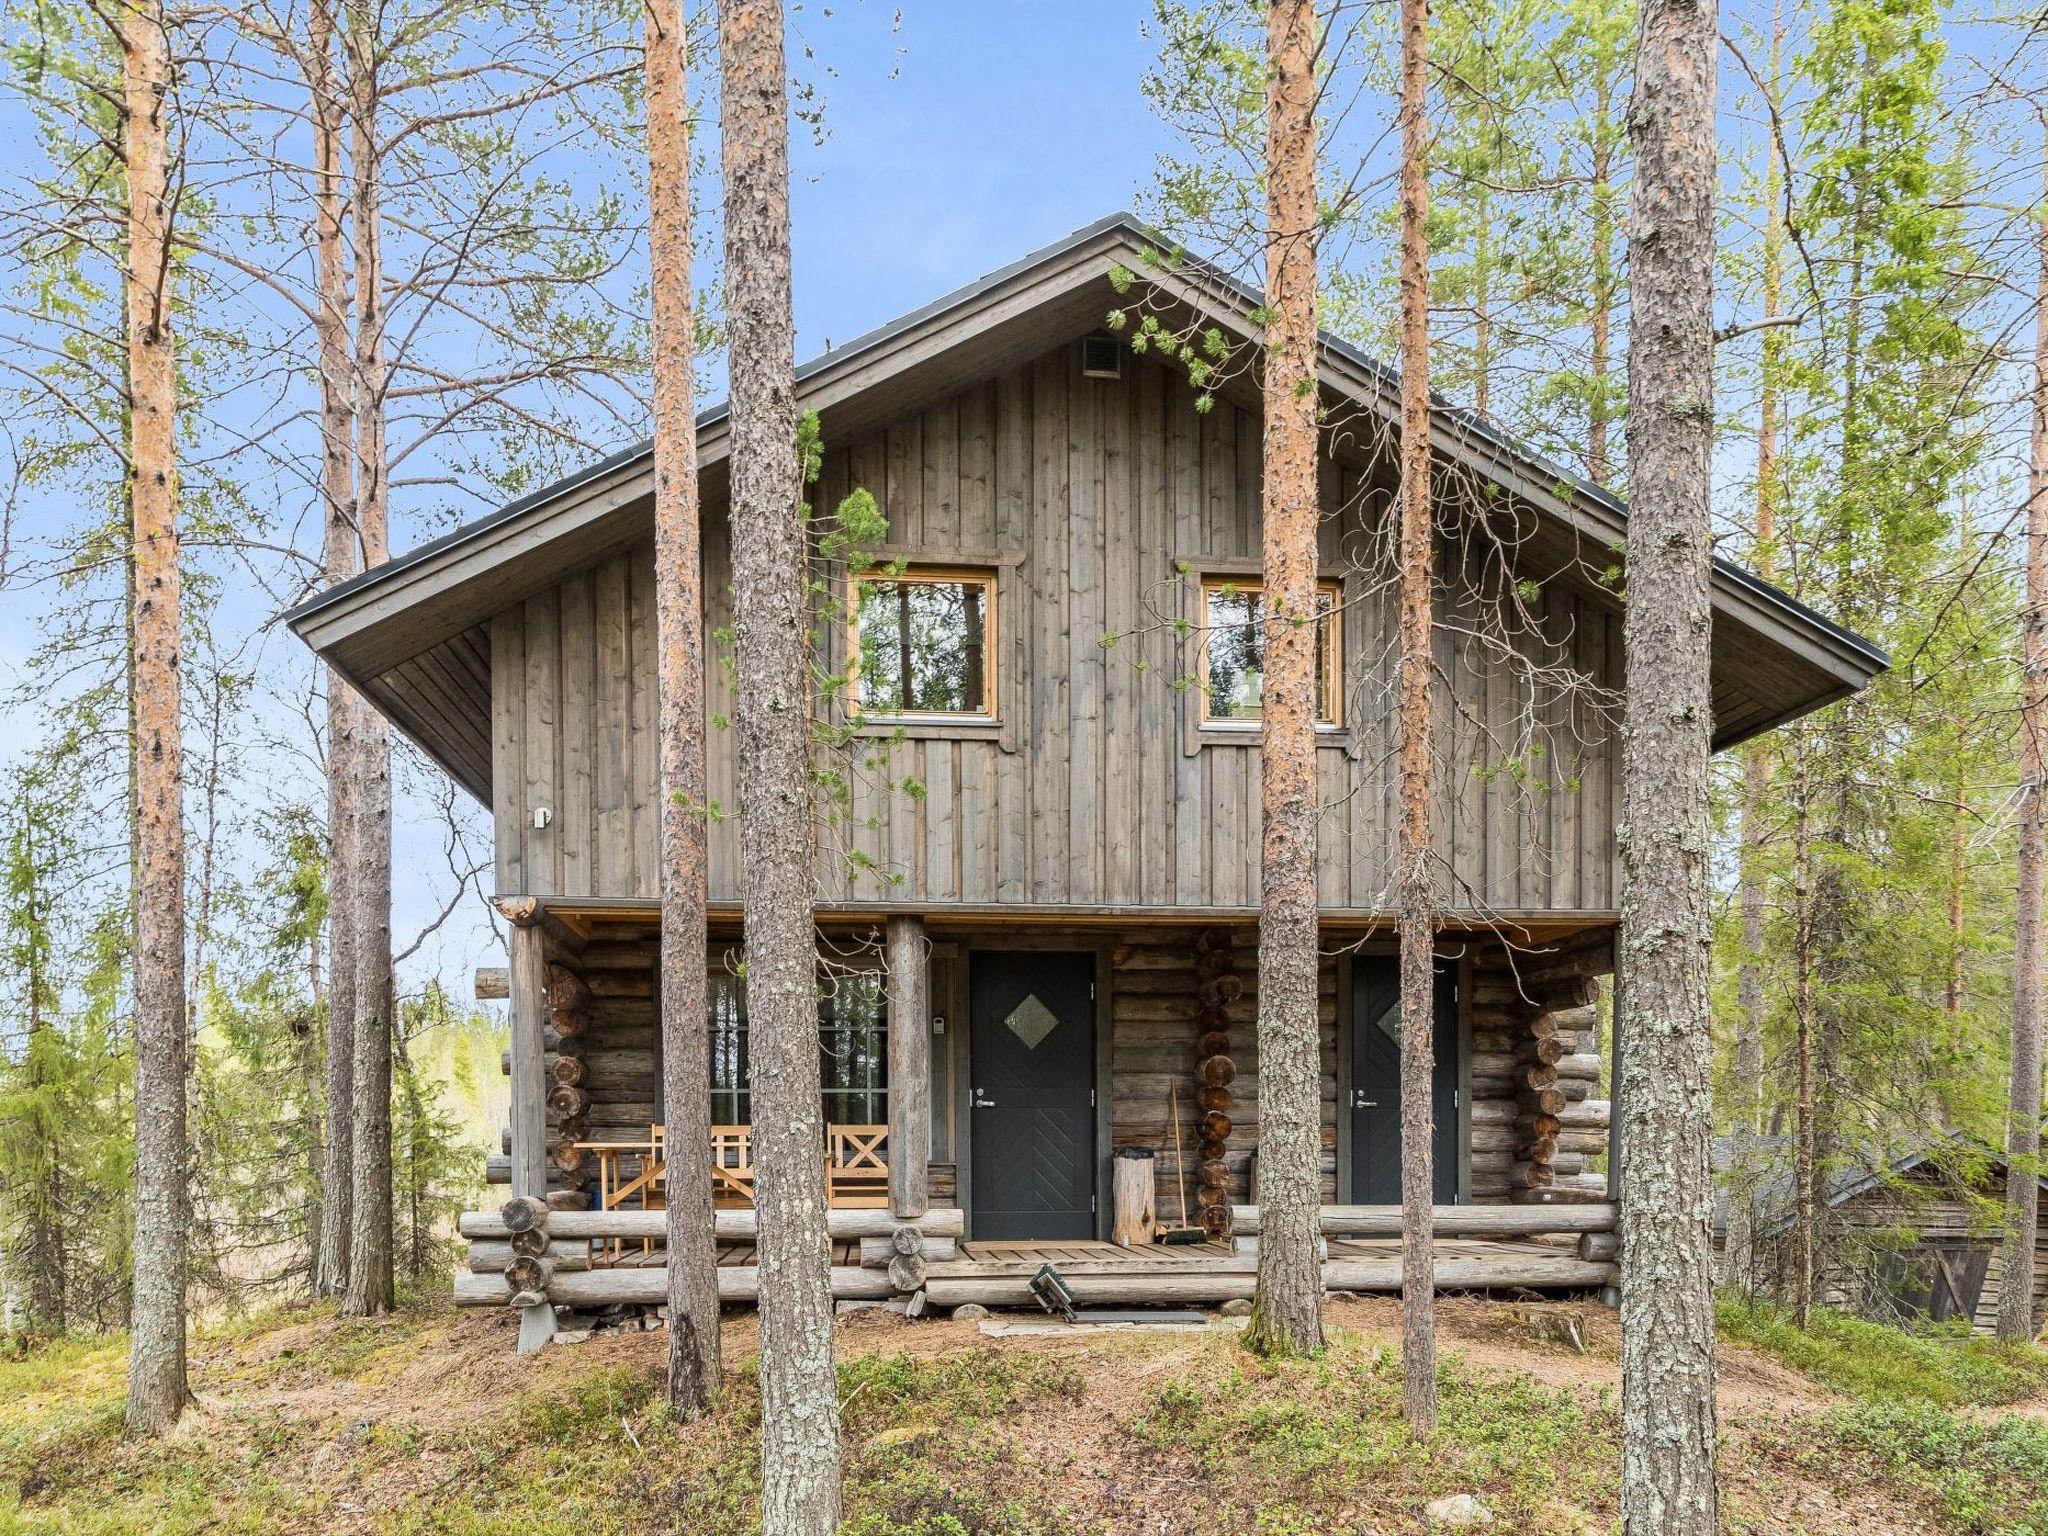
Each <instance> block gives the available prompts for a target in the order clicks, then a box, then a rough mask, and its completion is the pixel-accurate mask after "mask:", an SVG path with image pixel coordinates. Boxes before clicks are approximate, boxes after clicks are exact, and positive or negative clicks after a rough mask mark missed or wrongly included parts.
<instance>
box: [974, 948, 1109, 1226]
mask: <svg viewBox="0 0 2048 1536" xmlns="http://www.w3.org/2000/svg"><path fill="white" fill-rule="evenodd" d="M968 987H969V991H970V994H971V996H970V1002H971V1005H972V1028H973V1038H972V1040H971V1042H970V1044H971V1065H972V1071H971V1074H970V1077H971V1084H972V1091H971V1095H970V1097H969V1100H968V1103H969V1105H970V1109H969V1111H968V1116H969V1119H968V1129H969V1133H970V1134H971V1135H972V1137H973V1148H974V1155H973V1173H972V1175H971V1182H972V1186H973V1188H972V1193H973V1200H974V1205H973V1218H974V1235H975V1237H976V1238H979V1239H982V1240H984V1241H1001V1240H1003V1239H1006V1238H1007V1239H1024V1238H1062V1237H1063V1238H1091V1237H1093V1236H1094V1235H1095V1102H1094V1099H1095V1094H1094V1089H1095V957H1094V956H1093V955H1075V954H1041V953H1037V952H1029V951H1012V952H998V951H992V950H977V951H975V953H974V954H973V956H972V957H971V958H970V960H969V962H968Z"/></svg>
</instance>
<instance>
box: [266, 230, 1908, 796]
mask: <svg viewBox="0 0 2048 1536" xmlns="http://www.w3.org/2000/svg"><path fill="white" fill-rule="evenodd" d="M1170 249H1172V245H1171V242H1170V241H1167V240H1166V239H1165V238H1164V237H1162V236H1161V235H1159V234H1158V233H1157V232H1156V231H1154V230H1152V229H1150V228H1149V227H1148V226H1146V225H1145V224H1143V223H1142V222H1141V221H1139V220H1138V219H1137V218H1135V217H1134V216H1133V215H1131V214H1128V213H1117V214H1112V215H1110V216H1109V217H1107V218H1104V219H1100V220H1097V221H1096V222H1095V223H1093V224H1090V225H1087V226H1086V227H1084V228H1082V229H1079V230H1076V231H1075V232H1074V233H1073V234H1071V235H1069V236H1067V237H1066V238H1065V239H1063V240H1060V241H1058V242H1056V243H1054V244H1052V245H1049V246H1047V247H1045V248H1044V249H1042V250H1039V251H1034V252H1032V253H1031V254H1030V255H1028V256H1025V257H1023V258H1021V259H1020V260H1018V261H1015V262H1012V263H1010V264H1009V265H1008V266H1006V267H1002V268H1000V269H998V270H997V271H994V272H991V273H989V274H988V275H987V276H985V277H983V278H981V279H980V280H978V281H977V282H974V283H970V284H968V285H967V286H966V287H964V288H960V289H957V290H955V291H954V292H952V293H949V294H947V295H945V296H944V297H943V298H940V299H936V300H934V301H933V302H932V303H930V304H927V305H925V306H924V307H922V308H920V309H916V310H913V311H911V312H910V313H909V314H906V315H904V316H902V317H901V318H899V319H897V320H894V321H891V322H890V323H889V324H888V325H885V326H883V327H881V328H880V329H878V330H874V331H870V332H868V333H867V334H866V335H864V336H860V337H856V338H855V339H854V340H852V341H849V342H847V343H845V344H843V345H841V346H838V347H835V348H832V349H831V350H829V351H827V352H825V353H823V354H822V355H820V356H818V357H816V358H813V359H812V360H811V361H809V362H808V363H805V364H804V365H803V366H801V367H800V368H798V369H797V398H798V405H799V407H800V408H802V409H808V410H815V411H817V412H818V413H819V415H820V417H821V418H822V419H823V421H824V424H825V429H826V433H827V436H828V438H830V439H832V440H835V441H840V440H845V439H846V438H848V437H850V436H852V435H854V434H856V433H859V432H861V431H864V430H867V429H869V428H871V427H875V426H879V425H881V424H883V423H884V422H886V421H887V420H889V419H890V418H891V416H893V415H894V414H896V413H897V412H898V411H899V410H901V409H903V408H904V407H905V406H906V405H908V404H910V403H914V402H918V401H921V400H923V399H927V398H932V397H935V396H937V395H940V394H942V393H945V392H947V391H948V390H950V389H953V388H957V387H960V386H963V385H965V384H967V383H970V382H972V381H974V380H975V379H977V378H982V377H986V376H987V375H989V374H990V373H992V372H994V371H997V370H999V369H1000V368H1002V367H1004V366H1006V365H1008V364H1009V363H1011V362H1015V361H1022V360H1023V359H1024V358H1025V357H1027V356H1030V355H1032V354H1034V353H1036V352H1040V351H1043V350H1044V348H1045V347H1046V346H1047V345H1049V344H1051V343H1052V342H1054V341H1056V340H1058V339H1060V338H1061V337H1063V336H1065V335H1067V334H1069V333H1071V334H1072V335H1075V336H1078V335H1081V334H1085V333H1087V332H1089V331H1092V330H1098V329H1100V327H1101V325H1102V322H1103V318H1104V316H1105V314H1106V313H1107V311H1108V310H1109V309H1110V308H1111V307H1112V306H1113V305H1114V304H1115V303H1117V302H1118V300H1117V299H1116V296H1115V294H1114V292H1113V290H1112V287H1111V284H1110V274H1111V272H1112V271H1114V270H1115V269H1117V268H1119V267H1122V268H1125V269H1128V270H1135V271H1139V272H1142V273H1143V277H1142V281H1143V282H1145V283H1146V284H1147V285H1149V287H1150V289H1151V290H1152V291H1153V292H1154V293H1155V294H1157V295H1159V296H1160V297H1161V299H1162V300H1163V301H1164V302H1168V303H1171V304H1173V305H1176V306H1180V307H1182V308H1184V309H1185V310H1186V311H1188V312H1191V313H1193V314H1194V315H1196V316H1198V317H1199V318H1201V319H1202V320H1203V322H1204V323H1214V324H1217V325H1219V326H1223V327H1226V328H1228V329H1229V330H1231V331H1233V332H1235V333H1237V334H1238V335H1239V336H1240V337H1241V338H1246V339H1250V338H1252V337H1254V336H1256V334H1257V326H1256V325H1255V324H1254V323H1253V321H1252V319H1251V318H1250V317H1251V315H1252V313H1253V311H1255V310H1256V309H1257V307H1258V306H1259V304H1260V303H1261V301H1262V300H1261V296H1260V295H1259V294H1258V293H1257V292H1256V291H1254V290H1253V289H1251V288H1250V287H1248V286H1247V285H1245V284H1244V283H1242V282H1240V281H1238V280H1237V279H1236V278H1234V277H1232V276H1231V275H1230V274H1228V273H1226V272H1224V271H1222V270H1221V269H1219V268H1217V267H1215V266H1213V265H1210V264H1208V263H1205V262H1201V261H1197V260H1191V259H1189V258H1186V257H1178V258H1177V259H1176V260H1175V261H1174V262H1172V263H1171V264H1170V266H1169V265H1164V264H1148V263H1147V261H1146V257H1147V255H1148V254H1149V253H1153V252H1163V251H1168V250H1170ZM1319 373H1320V376H1321V381H1322V386H1323V388H1324V390H1325V392H1326V394H1327V395H1329V396H1330V397H1332V398H1334V399H1336V400H1339V401H1347V402H1350V403H1351V404H1353V405H1355V406H1357V407H1360V408H1363V409H1364V410H1365V411H1366V412H1368V413H1369V414H1370V415H1372V416H1374V417H1376V418H1378V419H1379V420H1380V421H1382V422H1385V423H1389V424H1391V423H1394V422H1397V421H1398V419H1399V410H1398V386H1399V379H1398V376H1397V375H1396V374H1395V372H1394V371H1393V370H1392V369H1390V368H1388V367H1387V366H1386V365H1385V364H1382V363H1380V362H1378V361H1376V360H1374V359H1373V358H1371V357H1368V356H1367V355H1365V354H1364V353H1362V352H1360V351H1359V350H1358V349H1357V348H1355V347H1353V346H1351V345H1350V344H1349V343H1347V342H1345V341H1343V340H1341V339H1339V338H1337V337H1334V336H1331V335H1329V334H1328V333H1324V334H1323V335H1322V337H1321V342H1320V349H1319ZM1434 416H1435V419H1434V422H1433V426H1432V434H1431V435H1432V448H1433V450H1434V452H1435V453H1436V454H1437V455H1438V456H1439V457H1441V458H1443V459H1445V460H1446V461H1450V462H1456V463H1459V464H1462V465H1463V466H1465V467H1466V468H1468V469H1469V470H1471V471H1474V472H1476V473H1477V474H1479V475H1481V476H1483V477H1485V478H1486V479H1489V480H1491V481H1493V482H1495V483H1497V484H1499V485H1500V486H1501V487H1502V488H1503V489H1505V490H1507V491H1509V492H1510V493H1512V494H1513V495H1514V496H1515V497H1516V498H1517V499H1518V500H1520V501H1521V502H1523V503H1526V504H1527V505H1528V506H1530V507H1531V508H1533V509H1534V510H1535V511H1536V512H1537V513H1538V514H1539V517H1540V519H1541V521H1542V523H1543V524H1544V525H1546V527H1547V529H1548V530H1549V531H1550V532H1551V533H1552V534H1554V535H1555V536H1556V537H1557V538H1558V539H1560V540H1561V541H1562V542H1563V543H1564V544H1565V545H1566V546H1567V547H1576V548H1590V549H1591V550H1593V551H1596V552H1598V558H1599V560H1600V561H1601V562H1602V563H1604V562H1605V561H1606V560H1607V559H1608V558H1609V555H1608V552H1609V551H1610V550H1612V549H1613V548H1615V547H1616V546H1618V544H1619V543H1620V540H1621V539H1622V536H1623V534H1624V532H1625V530H1626V526H1627V519H1628V509H1627V507H1626V506H1625V505H1624V504H1623V503H1622V502H1621V501H1620V500H1619V499H1618V498H1617V497H1615V496H1613V495H1612V494H1610V493H1609V492H1607V491H1604V490H1602V489H1600V488H1599V487H1598V486H1595V485H1593V484H1592V483H1591V482H1589V481H1587V480H1585V479H1583V478H1582V477H1580V476H1578V475H1577V474H1575V473H1573V472H1572V471H1570V470H1568V469H1566V468H1564V467H1562V466H1560V465H1557V464H1554V463H1551V462H1550V461H1548V460H1547V459H1545V458H1543V457H1542V456H1541V455H1540V454H1538V453H1536V452H1535V451H1534V450H1533V449H1531V448H1530V447H1528V446H1527V445H1526V444H1523V443H1520V442H1518V441H1516V440H1515V439H1513V438H1511V437H1510V436H1508V435H1507V434H1506V433H1505V432H1503V431H1501V430H1500V429H1499V428H1498V427H1497V426H1495V425H1494V424H1492V423H1491V422H1489V421H1487V420H1485V419H1484V418H1482V417H1480V416H1479V415H1477V414H1476V413H1474V412H1471V411H1466V410H1463V409H1461V408H1458V407H1456V406H1452V405H1450V404H1448V403H1444V402H1439V404H1438V406H1437V409H1436V411H1435V413H1434ZM697 433H698V453H699V458H700V462H701V464H702V466H703V473H704V475H705V477H706V480H707V482H718V481H722V480H723V478H724V475H725V471H726V462H725V461H726V452H727V447H728V436H727V410H726V406H725V405H724V404H722V403H721V404H719V405H716V406H714V407H712V408H711V409H709V410H707V411H705V412H703V413H702V414H701V415H700V416H699V417H698V418H697ZM652 461H653V445H652V443H651V441H650V442H643V443H639V444H636V445H635V446H633V447H631V448H627V449H623V450H621V451H620V452H618V453H614V454H612V455H610V456H609V457H607V458H604V459H602V460H600V461H598V462H597V463H595V464H593V465H591V466H590V467H589V468H587V469H584V470H581V471H579V472H578V473H576V474H574V475H570V476H568V477H567V478H565V479H563V480H560V481H557V482H556V483H555V484H553V485H550V486H547V487H545V488H543V489H541V490H539V491H535V492H533V493H532V494H530V495H527V496H523V497H521V498H519V499H518V500H516V501H513V502H509V503H507V504H506V505H505V506H503V507H501V508H499V509H498V510H497V511H495V512H492V513H489V514H487V515H485V516H483V517H480V518H477V519H475V520H474V521H472V522H470V523H466V524H464V525H463V526H462V527H460V528H458V529H456V530H454V531H453V532H451V533H448V534H445V535H443V536H442V537H440V538H437V539H434V540H431V541H429V542H428V543H425V544H422V545H420V546H418V547H417V548H415V549H412V550H410V551H408V552H406V553H405V554H402V555H400V556H398V557H397V558H395V559H393V560H391V561H388V562H387V563H385V564H383V565H380V566H377V567H376V568H375V569H373V570H370V571H366V572H364V573H363V574H361V575H359V576H356V577H354V578H352V579H350V580H348V581H345V582H342V583H340V584H339V585H337V586H334V587H331V588H329V589H327V590H326V591H324V592H321V593H319V594H317V595H315V596H313V597H311V598H308V599H307V600H306V601H305V602H303V603H300V604H299V605H298V606H297V607H295V608H293V609H292V610H291V611H290V612H289V613H287V614H286V615H285V621H286V622H287V623H288V624H289V625H290V626H291V628H292V630H293V632H294V633H296V634H297V635H299V636H300V638H302V639H303V640H305V641H306V643H307V644H308V645H310V646H311V647H312V648H313V649H314V650H315V651H316V652H318V653H319V654H320V655H321V656H322V657H323V658H325V659H326V660H327V661H328V662H329V663H330V664H332V665H333V666H334V667H335V668H336V669H337V670H338V671H340V672H341V673H342V674H343V675H344V676H345V677H347V678H348V679H349V680H350V681H351V682H352V683H354V684H355V685H356V686H357V687H358V688H359V689H360V690H361V691H362V692H363V693H364V694H365V695H366V696H368V697H369V698H370V699H371V700H372V701H373V702H375V703H376V704H377V706H378V707H379V708H380V709H382V710H383V711H384V712H385V713H386V714H387V715H389V716H390V717H391V718H392V719H393V720H394V721H395V722H397V724H398V725H399V726H400V727H401V728H402V729H404V730H405V731H406V733H407V734H408V735H410V736H412V737H413V739H414V740H415V741H417V742H418V743H419V744H420V746H421V747H422V748H424V749H425V750H426V752H427V753H428V755H429V756H430V757H432V758H434V759H435V761H437V762H438V763H440V764H441V766H442V767H443V768H445V769H446V770H447V771H448V772H449V773H450V774H452V775H453V776H454V777H455V778H456V779H457V781H458V782H460V783H462V784H463V785H464V786H465V787H466V788H468V789H469V790H470V791H471V792H472V793H474V794H476V795H477V796H478V798H480V799H483V800H486V801H488V800H489V798H490V736H489V731H490V696H489V673H490V643H489V638H488V631H487V629H486V628H485V626H486V625H487V623H488V620H489V619H490V617H491V615H492V614H494V613H496V612H498V611H499V610H501V609H503V608H505V607H506V606H508V605H510V604H511V603H514V602H517V601H520V600H521V599H522V598H524V597H526V596H529V595H531V594H532V593H534V592H536V591H539V590H541V589H542V588H544V587H546V586H549V585H552V584H553V583H554V582H555V581H557V580H559V579H560V577H561V576H562V575H563V574H564V573H565V572H568V571H572V570H578V569H582V568H584V567H586V566H588V565H590V564H594V563H595V562H597V561H599V560H601V559H604V558H606V557H607V556H609V555H612V554H615V553H617V552H619V551H620V550H622V549H625V548H628V547H631V546H632V545H634V544H636V543H639V542H642V541H644V540H645V539H647V538H649V537H651V534H652V529H653V504H652V495H653V462H652ZM1713 597H1714V613H1715V619H1716V623H1715V650H1716V666H1715V669H1714V670H1715V679H1714V682H1715V692H1714V707H1715V743H1714V744H1715V746H1716V747H1717V748H1719V747H1726V746H1729V745H1732V744H1734V743H1735V742H1738V741H1741V740H1744V739H1746V738H1747V737H1749V736H1752V735H1755V734H1757V733H1759V732H1761V731H1765V730H1769V729H1770V728H1772V727H1773V726H1775V725H1779V724H1782V723H1783V722H1785V721H1787V720H1790V719H1793V718H1796V717H1797V716H1799V715H1802V714H1805V713H1808V712H1809V711H1811V710H1814V709H1818V708H1820V707H1821V706H1822V705H1824V704H1827V703H1829V702H1831V701H1832V700H1834V699H1837V698H1840V697H1842V696H1843V695H1845V694H1848V693H1852V692H1854V691H1855V690H1856V689H1858V688H1861V687H1862V686H1863V685H1864V684H1866V683H1867V682H1869V680H1870V679H1871V678H1872V677H1873V676H1875V675H1876V674H1877V673H1878V672H1879V671H1881V670H1883V668H1884V667H1885V666H1886V665H1887V664H1888V659H1887V658H1886V656H1885V654H1884V653H1883V652H1882V651H1881V650H1879V649H1878V648H1877V647H1876V646H1874V645H1872V644H1870V643H1869V642H1868V641H1866V640H1864V639H1862V638H1860V637H1859V636H1857V635H1854V634H1852V633H1850V632H1849V631H1847V630H1845V629H1843V628H1841V627H1840V626H1838V625H1835V624H1833V623H1831V622H1829V621H1828V620H1827V619H1825V618H1823V617H1822V616H1821V615H1819V614H1817V613H1815V612H1814V611H1813V610H1812V609H1810V608H1807V607H1806V606H1805V605H1803V604H1801V603H1799V602H1797V601H1796V600H1795V599H1793V598H1792V597H1790V596H1788V595H1787V594H1785V593H1784V592H1781V591H1779V590H1778V589H1777V588H1776V587H1773V586H1771V585H1770V584H1769V583H1767V582H1765V581H1763V580H1761V579H1759V578H1758V577H1756V576H1754V575H1752V574H1750V573H1749V572H1747V571H1744V570H1742V569H1741V568H1739V567H1737V566H1736V565H1734V564H1732V563H1731V562H1729V561H1726V560H1722V559H1719V558H1717V559H1716V560H1715V563H1714V577H1713ZM1724 658H1725V665H1724V664H1723V660H1724ZM479 690H480V691H479Z"/></svg>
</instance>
